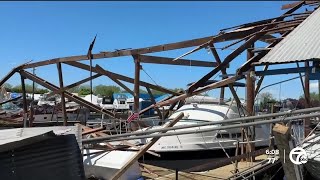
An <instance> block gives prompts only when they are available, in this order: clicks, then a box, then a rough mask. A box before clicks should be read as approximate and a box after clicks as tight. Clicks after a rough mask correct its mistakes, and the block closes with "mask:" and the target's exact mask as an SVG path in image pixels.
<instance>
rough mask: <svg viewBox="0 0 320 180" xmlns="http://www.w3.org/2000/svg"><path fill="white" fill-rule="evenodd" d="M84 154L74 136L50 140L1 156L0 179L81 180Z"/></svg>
mask: <svg viewBox="0 0 320 180" xmlns="http://www.w3.org/2000/svg"><path fill="white" fill-rule="evenodd" d="M82 161H83V160H82V155H81V151H80V149H79V146H78V143H77V141H76V138H75V136H74V135H73V134H71V135H70V134H69V135H63V136H55V137H48V139H46V140H43V141H40V142H36V143H33V144H30V145H26V146H23V147H19V148H16V149H12V150H9V151H5V152H1V153H0V177H1V179H6V180H20V179H28V180H43V179H45V180H57V179H59V180H82V179H85V176H84V168H83V163H82Z"/></svg>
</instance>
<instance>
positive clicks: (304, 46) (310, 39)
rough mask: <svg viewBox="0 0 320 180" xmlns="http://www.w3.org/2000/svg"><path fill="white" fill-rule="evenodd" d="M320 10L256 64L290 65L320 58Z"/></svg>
mask: <svg viewBox="0 0 320 180" xmlns="http://www.w3.org/2000/svg"><path fill="white" fill-rule="evenodd" d="M319 47H320V8H319V9H317V10H316V11H315V12H313V13H312V14H311V15H310V16H309V17H308V18H307V19H306V20H304V21H303V22H302V23H301V24H300V25H299V26H298V27H296V28H295V29H294V30H293V31H292V32H291V33H290V34H288V35H287V37H286V38H284V39H283V40H282V41H281V42H279V43H278V44H277V45H276V46H275V47H274V48H273V49H272V50H271V51H270V52H269V53H268V54H267V55H266V56H264V57H263V58H262V59H261V60H260V61H259V62H257V63H255V64H265V63H271V64H272V63H289V62H299V61H305V60H312V59H319V58H320V48H319Z"/></svg>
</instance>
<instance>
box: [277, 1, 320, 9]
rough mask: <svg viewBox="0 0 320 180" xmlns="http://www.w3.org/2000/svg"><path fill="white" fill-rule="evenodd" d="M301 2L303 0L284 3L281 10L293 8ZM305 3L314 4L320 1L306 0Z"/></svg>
mask: <svg viewBox="0 0 320 180" xmlns="http://www.w3.org/2000/svg"><path fill="white" fill-rule="evenodd" d="M299 3H301V2H294V3H290V4H285V5H282V7H281V10H285V9H290V8H293V7H295V6H296V5H298V4H299ZM304 3H305V4H306V5H312V4H315V3H319V1H304Z"/></svg>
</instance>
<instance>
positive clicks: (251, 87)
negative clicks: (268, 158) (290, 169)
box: [245, 44, 255, 161]
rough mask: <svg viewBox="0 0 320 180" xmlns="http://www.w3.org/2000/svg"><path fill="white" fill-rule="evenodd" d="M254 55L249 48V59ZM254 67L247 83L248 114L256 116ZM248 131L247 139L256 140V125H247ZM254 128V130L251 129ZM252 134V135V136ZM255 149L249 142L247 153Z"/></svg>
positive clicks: (248, 159) (247, 77) (250, 71)
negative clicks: (252, 75) (252, 74)
mask: <svg viewBox="0 0 320 180" xmlns="http://www.w3.org/2000/svg"><path fill="white" fill-rule="evenodd" d="M251 48H254V44H252V45H251ZM253 56H254V53H253V52H251V51H250V50H247V60H250V59H251V58H252V57H253ZM254 70H255V69H254V67H251V69H249V71H248V72H249V73H248V74H247V76H246V85H247V87H246V88H247V89H246V102H247V103H246V104H247V106H246V109H247V112H248V116H254V97H255V95H254V88H255V87H254V86H255V80H254V79H253V78H252V77H251V73H252V72H254ZM245 129H246V131H245V132H246V133H247V137H246V138H245V139H247V141H248V142H249V141H254V140H255V127H254V126H251V127H246V128H245ZM249 129H252V130H249ZM248 132H251V134H248ZM250 135H251V136H250ZM254 149H255V144H254V143H248V144H247V146H246V153H250V152H252V151H254ZM252 160H253V161H254V158H252ZM247 161H250V158H247Z"/></svg>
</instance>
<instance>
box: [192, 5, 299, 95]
mask: <svg viewBox="0 0 320 180" xmlns="http://www.w3.org/2000/svg"><path fill="white" fill-rule="evenodd" d="M302 4H303V3H300V4H299V5H297V6H295V7H294V8H292V9H290V10H289V11H287V12H286V13H284V15H286V14H290V13H292V12H294V11H295V10H297V9H299V8H300V7H301V6H302ZM283 19H284V17H279V18H276V19H274V20H273V21H272V22H276V21H281V20H283ZM274 26H275V25H267V26H265V27H264V28H263V29H261V30H260V31H259V32H258V33H256V34H255V35H254V36H252V37H250V38H249V39H248V40H247V41H246V42H245V43H244V44H243V45H241V46H240V47H239V48H237V49H236V50H234V51H233V52H232V53H231V54H229V55H228V56H227V57H226V58H225V59H224V61H223V62H222V63H221V64H219V66H217V67H216V68H215V69H213V70H212V71H211V72H209V73H208V74H206V75H205V76H204V77H202V78H201V79H200V80H199V81H198V82H196V83H195V84H193V85H192V86H190V87H189V89H188V93H192V92H193V91H194V90H195V89H197V88H198V87H199V86H200V85H201V84H203V83H205V82H206V81H207V80H209V79H210V78H211V77H212V76H213V75H215V74H216V73H217V72H218V71H220V70H221V69H222V68H224V66H225V65H227V64H229V63H230V62H231V61H232V60H233V59H234V58H236V57H237V56H238V55H239V54H241V53H242V52H243V51H244V50H245V49H247V48H248V47H249V46H250V45H251V44H252V43H254V42H255V41H257V40H258V39H259V38H260V37H261V36H262V35H264V34H265V33H266V32H267V31H268V29H271V28H273V27H274ZM284 35H286V33H285V34H284ZM275 44H276V43H275ZM275 44H274V43H272V44H270V45H269V46H270V47H273V46H274V45H275ZM262 54H263V53H260V54H259V55H257V56H254V57H253V58H251V60H249V61H247V63H246V64H251V63H252V61H253V60H252V59H254V58H257V57H259V56H261V57H263V56H262Z"/></svg>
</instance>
